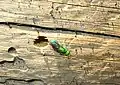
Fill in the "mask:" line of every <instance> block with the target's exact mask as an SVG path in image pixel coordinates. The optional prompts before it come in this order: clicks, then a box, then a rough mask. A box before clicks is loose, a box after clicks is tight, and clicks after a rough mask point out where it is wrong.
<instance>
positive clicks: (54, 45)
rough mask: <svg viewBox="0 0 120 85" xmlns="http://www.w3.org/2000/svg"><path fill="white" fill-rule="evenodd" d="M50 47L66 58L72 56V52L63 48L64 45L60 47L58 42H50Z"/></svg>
mask: <svg viewBox="0 0 120 85" xmlns="http://www.w3.org/2000/svg"><path fill="white" fill-rule="evenodd" d="M50 45H51V46H52V48H53V49H54V50H55V51H57V52H58V53H60V54H61V55H65V56H69V55H70V51H69V50H68V49H67V48H66V47H63V46H62V45H60V44H59V43H58V42H57V40H51V41H50Z"/></svg>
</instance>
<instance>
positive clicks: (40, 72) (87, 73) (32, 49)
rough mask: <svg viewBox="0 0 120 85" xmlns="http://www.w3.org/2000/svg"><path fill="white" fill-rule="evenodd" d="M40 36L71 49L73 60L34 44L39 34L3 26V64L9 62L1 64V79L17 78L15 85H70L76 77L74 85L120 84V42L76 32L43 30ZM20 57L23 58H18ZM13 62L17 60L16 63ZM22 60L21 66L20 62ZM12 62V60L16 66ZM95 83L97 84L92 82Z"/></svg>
mask: <svg viewBox="0 0 120 85" xmlns="http://www.w3.org/2000/svg"><path fill="white" fill-rule="evenodd" d="M24 28H25V29H27V28H26V27H24ZM29 29H31V28H29ZM39 35H40V36H46V37H47V39H48V40H51V39H56V40H58V41H59V43H61V44H63V45H65V46H67V48H68V49H69V50H70V51H71V55H70V58H69V59H68V58H67V56H62V55H59V54H58V53H57V52H55V51H54V50H53V49H52V48H51V46H50V45H49V44H48V45H46V46H45V47H38V46H35V45H34V44H33V41H34V39H36V38H37V36H38V33H37V31H30V30H23V27H21V26H19V27H17V26H13V27H12V28H11V29H10V28H9V27H8V26H5V25H1V26H0V41H1V42H0V48H1V49H0V56H1V57H0V62H3V61H4V60H5V61H6V62H4V63H3V64H1V63H0V69H1V70H0V74H1V77H0V78H3V77H2V76H10V77H11V78H13V79H12V81H14V82H13V84H18V83H20V84H21V83H22V82H23V84H25V83H28V82H27V81H25V79H26V78H30V79H42V80H44V82H47V83H48V84H50V83H52V84H57V85H60V83H62V84H64V85H66V84H67V83H69V84H70V83H71V82H72V80H74V78H75V79H76V78H77V80H76V81H74V82H72V85H76V84H75V83H78V84H80V83H83V85H84V84H86V83H87V84H89V85H90V84H91V85H93V84H98V83H100V84H99V85H103V84H108V83H109V84H108V85H110V84H116V83H119V79H118V80H116V79H117V78H119V73H120V72H119V70H120V69H119V66H120V63H119V60H120V59H119V54H120V51H119V50H120V48H119V47H120V45H119V42H120V39H117V38H110V37H101V36H92V35H91V36H90V35H77V37H75V34H74V33H72V34H64V33H47V32H41V31H40V33H39ZM9 47H15V48H16V51H17V53H8V52H7V50H8V48H9ZM43 54H45V56H43ZM16 55H18V56H19V57H18V58H16V57H15V56H16ZM19 58H20V59H19ZM13 59H15V60H14V61H13ZM21 59H22V60H21ZM18 60H19V63H17V62H18ZM9 61H12V62H13V64H12V62H11V63H10V62H9ZM14 63H16V64H14ZM12 65H14V66H12ZM1 66H2V67H1ZM4 69H5V70H4ZM106 77H107V78H106ZM6 78H8V80H7V82H9V83H10V84H11V83H12V82H11V81H9V77H5V78H3V80H6ZM14 78H17V79H18V80H20V79H21V78H22V79H23V80H22V81H21V82H18V81H17V80H14ZM83 79H84V82H83ZM3 80H1V81H0V82H2V81H3ZM60 80H62V82H61V81H60ZM93 81H94V83H91V82H93ZM104 81H106V82H104ZM111 81H112V82H111ZM35 82H36V80H35V81H34V82H32V83H33V84H36V83H35ZM38 82H40V81H38ZM5 84H6V83H5ZM36 85H37V84H36Z"/></svg>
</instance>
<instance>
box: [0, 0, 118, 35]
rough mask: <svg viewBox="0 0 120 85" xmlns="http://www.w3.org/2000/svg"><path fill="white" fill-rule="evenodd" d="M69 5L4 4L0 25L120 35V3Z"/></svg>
mask: <svg viewBox="0 0 120 85" xmlns="http://www.w3.org/2000/svg"><path fill="white" fill-rule="evenodd" d="M69 2H71V1H68V3H67V1H66V3H64V2H62V1H60V0H58V2H57V1H54V0H53V1H52V0H49V1H43V0H42V1H36V0H33V1H24V0H23V1H11V0H6V1H3V0H1V1H0V12H1V15H0V21H6V22H8V21H9V22H19V23H26V24H36V25H39V26H47V27H65V28H69V29H77V30H85V31H90V32H98V33H106V34H116V35H120V31H119V24H120V22H119V21H120V20H119V16H120V13H119V1H116V0H115V1H104V2H102V1H93V2H91V3H90V2H85V1H79V2H77V3H81V4H83V6H81V5H76V4H75V3H73V4H69ZM85 3H86V4H85ZM99 3H102V5H100V4H99ZM107 3H109V4H108V5H107ZM116 3H117V4H116ZM11 4H12V5H11ZM88 4H90V5H88ZM114 5H115V6H114ZM3 6H4V8H3Z"/></svg>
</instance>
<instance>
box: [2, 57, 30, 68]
mask: <svg viewBox="0 0 120 85" xmlns="http://www.w3.org/2000/svg"><path fill="white" fill-rule="evenodd" d="M2 68H6V69H19V70H27V69H28V67H27V65H26V63H25V61H24V60H23V59H22V58H19V57H14V59H13V60H12V61H7V60H3V61H1V62H0V69H2Z"/></svg>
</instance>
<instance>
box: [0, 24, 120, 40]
mask: <svg viewBox="0 0 120 85" xmlns="http://www.w3.org/2000/svg"><path fill="white" fill-rule="evenodd" d="M0 24H3V25H8V26H9V25H16V26H25V27H34V28H36V29H35V30H42V29H43V30H46V31H47V30H48V31H54V32H60V31H61V32H66V33H67V32H72V33H76V34H81V33H83V34H91V35H98V36H105V37H113V38H120V36H119V35H112V34H105V33H95V32H88V31H81V30H72V29H69V28H53V27H43V26H38V25H31V24H24V23H17V22H0Z"/></svg>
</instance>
